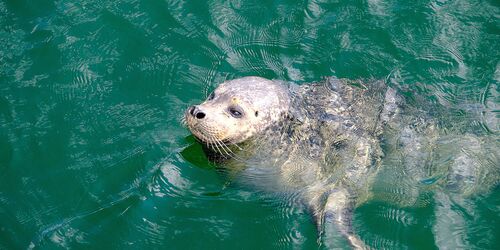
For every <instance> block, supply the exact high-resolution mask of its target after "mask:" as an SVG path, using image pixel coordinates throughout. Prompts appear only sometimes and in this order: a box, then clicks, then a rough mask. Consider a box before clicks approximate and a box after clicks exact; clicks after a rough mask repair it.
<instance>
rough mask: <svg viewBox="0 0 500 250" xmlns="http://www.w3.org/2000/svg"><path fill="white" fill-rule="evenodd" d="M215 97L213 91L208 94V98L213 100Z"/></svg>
mask: <svg viewBox="0 0 500 250" xmlns="http://www.w3.org/2000/svg"><path fill="white" fill-rule="evenodd" d="M214 97H215V93H214V92H212V94H210V95H209V96H208V98H207V100H209V101H211V100H213V99H214Z"/></svg>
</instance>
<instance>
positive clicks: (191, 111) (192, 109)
mask: <svg viewBox="0 0 500 250" xmlns="http://www.w3.org/2000/svg"><path fill="white" fill-rule="evenodd" d="M194 109H195V107H194V106H191V107H189V108H188V112H189V114H191V115H192V116H194Z"/></svg>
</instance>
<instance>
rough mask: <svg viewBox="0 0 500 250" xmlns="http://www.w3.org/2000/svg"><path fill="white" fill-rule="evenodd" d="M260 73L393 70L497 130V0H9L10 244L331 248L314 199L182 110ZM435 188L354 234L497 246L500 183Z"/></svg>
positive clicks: (4, 94) (373, 211)
mask: <svg viewBox="0 0 500 250" xmlns="http://www.w3.org/2000/svg"><path fill="white" fill-rule="evenodd" d="M249 75H258V76H262V77H267V78H273V79H280V80H285V81H293V82H295V83H298V84H307V83H308V82H315V81H321V80H322V79H324V77H328V76H337V77H341V78H348V79H377V80H384V81H385V82H386V84H387V85H389V86H392V87H394V88H396V89H398V90H399V91H400V92H401V93H403V94H404V95H406V96H409V97H411V96H418V97H419V98H423V100H425V103H430V104H426V106H428V107H427V108H429V107H430V109H432V107H434V106H435V107H439V108H443V109H445V110H449V111H450V112H449V113H446V115H443V113H440V114H441V115H443V116H447V117H445V118H450V120H453V121H454V122H458V123H463V124H465V125H466V127H467V129H468V131H472V132H473V133H477V134H481V135H482V136H487V137H491V136H498V133H499V132H500V123H499V116H500V113H499V112H500V108H499V105H500V94H499V93H500V89H499V82H500V2H499V1H494V0H489V1H488V0H484V1H483V0H455V1H451V0H434V1H428V0H424V1H390V0H365V1H358V0H354V1H340V0H339V1H280V0H276V1H238V0H233V1H212V0H209V1H182V0H178V1H166V0H143V1H141V0H125V1H102V0H86V1H72V0H65V1H62V0H61V1H49V0H37V1H28V0H0V249H27V248H30V249H31V248H36V249H60V248H62V249H67V248H75V249H84V248H91V249H318V248H319V249H323V248H326V246H325V245H324V244H322V243H321V240H318V232H317V230H316V225H315V224H314V222H313V219H312V217H311V215H310V214H309V212H308V211H307V209H305V208H303V207H301V206H298V205H297V204H293V203H290V202H287V200H283V199H280V197H276V196H274V195H273V194H270V193H268V192H262V191H261V190H256V189H252V188H248V187H245V186H243V185H237V184H233V183H230V182H228V181H227V180H226V179H225V178H224V177H223V176H221V175H220V174H219V173H218V171H217V167H216V166H215V165H214V164H213V163H210V162H209V161H208V160H207V158H206V157H205V155H204V154H203V151H202V149H201V146H200V145H199V143H198V142H196V141H195V139H194V138H193V137H192V136H190V133H189V131H188V130H187V129H186V128H185V127H184V126H183V125H182V123H181V118H182V115H183V113H184V111H185V109H186V108H187V107H188V106H190V105H192V104H194V103H199V102H201V101H202V100H204V99H205V98H206V96H207V95H208V93H209V92H210V91H212V90H213V89H214V88H215V87H216V86H217V84H218V83H220V82H222V81H224V80H226V79H233V78H237V77H242V76H249ZM415 100H418V98H416V99H415ZM418 104H419V102H416V105H418ZM422 105H423V104H422ZM423 106H424V105H423ZM498 165H500V164H498ZM498 167H499V168H500V166H498ZM497 172H498V171H497ZM428 182H429V183H432V182H433V181H432V180H429V181H428ZM425 184H426V183H424V184H422V185H425ZM490 184H492V183H490ZM391 190H392V192H388V193H386V194H380V193H379V196H383V195H389V196H390V195H396V196H397V195H399V196H401V195H404V194H401V193H397V190H398V189H397V187H393V189H391ZM420 190H421V191H422V192H421V194H419V198H418V199H417V200H416V201H415V202H406V203H404V204H402V203H401V202H391V199H390V197H389V198H388V199H373V200H370V201H368V202H366V203H364V204H362V205H361V206H359V207H357V208H356V209H355V211H354V218H353V219H354V221H353V225H354V229H355V231H356V234H358V235H359V237H360V238H361V239H362V240H363V241H364V242H365V243H366V244H367V245H368V246H370V247H373V248H374V249H384V248H385V249H437V248H441V249H447V248H449V249H455V248H465V249H498V246H499V245H500V233H499V232H500V187H499V185H498V183H493V184H492V185H491V187H490V188H485V189H484V190H481V192H477V193H473V194H468V195H466V196H464V197H461V196H460V198H456V199H455V198H450V197H449V196H447V195H443V194H444V192H441V191H436V190H439V188H437V187H435V185H430V184H429V188H425V187H424V188H422V189H420ZM374 192H377V190H374ZM392 200H394V199H392ZM338 237H341V236H338ZM339 247H340V248H346V249H348V248H349V247H348V246H345V245H343V246H339Z"/></svg>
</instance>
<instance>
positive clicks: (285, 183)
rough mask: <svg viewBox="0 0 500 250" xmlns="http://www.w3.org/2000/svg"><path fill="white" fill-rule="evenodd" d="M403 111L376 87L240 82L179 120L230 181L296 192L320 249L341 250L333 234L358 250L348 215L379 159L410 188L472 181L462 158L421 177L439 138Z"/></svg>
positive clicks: (431, 125)
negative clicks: (393, 165)
mask: <svg viewBox="0 0 500 250" xmlns="http://www.w3.org/2000/svg"><path fill="white" fill-rule="evenodd" d="M411 109H412V108H411V107H407V106H405V105H404V99H403V97H402V96H400V95H398V93H397V92H396V90H394V89H393V88H390V87H387V86H386V85H385V84H384V82H382V81H372V82H370V83H366V82H362V81H353V80H347V79H338V78H335V77H329V78H326V79H325V80H324V81H322V82H320V83H313V84H306V85H297V84H293V83H288V82H283V81H278V80H268V79H265V78H261V77H244V78H239V79H235V80H229V81H226V82H224V83H222V84H220V85H219V86H218V87H217V88H216V90H215V91H214V92H213V93H212V94H210V95H209V96H208V98H207V100H206V101H204V102H203V103H201V104H199V105H195V106H191V107H189V108H188V109H187V110H186V112H185V114H184V119H185V123H186V124H187V127H188V128H189V130H190V131H191V133H192V134H193V135H194V136H195V137H196V138H197V139H198V140H199V141H200V142H201V143H202V144H203V145H204V147H205V150H206V152H207V153H208V154H209V155H215V156H216V157H214V158H211V159H214V160H220V162H221V163H222V165H223V167H224V168H226V169H228V171H230V172H232V173H231V174H232V175H234V176H245V175H247V176H251V177H252V178H242V179H243V180H244V182H246V183H248V184H250V185H253V186H255V187H259V188H262V189H264V190H266V191H270V192H280V193H293V194H298V196H299V197H300V198H301V201H302V202H303V204H305V205H306V206H307V208H308V209H309V210H310V211H311V214H312V215H313V216H314V221H315V223H316V225H317V227H318V231H319V235H320V239H321V241H324V242H325V244H326V245H327V246H339V244H342V243H339V242H338V237H335V236H336V235H338V234H339V233H340V234H341V235H343V236H344V238H345V239H347V242H348V243H349V244H350V245H351V246H352V247H354V248H366V246H365V243H364V242H363V241H362V240H361V239H360V238H359V236H357V235H356V233H355V232H354V230H353V227H352V213H353V210H354V208H355V207H357V206H359V205H360V204H362V203H363V202H365V201H367V200H368V199H370V197H372V196H373V195H372V192H371V191H372V189H371V187H372V185H373V183H374V180H375V177H376V176H377V174H378V173H379V172H380V171H381V166H383V165H384V164H383V161H384V159H390V161H392V162H398V163H401V162H402V163H403V164H402V165H404V167H403V168H405V169H403V170H401V171H402V172H405V173H409V174H410V175H411V178H413V179H415V180H417V181H415V183H417V184H418V181H421V180H427V179H432V178H434V177H433V176H439V175H446V174H445V173H446V172H450V173H453V174H450V175H449V176H452V175H454V176H455V177H458V178H455V179H454V180H457V181H456V182H455V183H454V184H456V186H459V187H461V188H463V187H465V185H462V184H463V182H464V180H470V179H471V178H472V179H474V178H476V177H477V176H478V173H477V171H475V172H474V171H470V169H468V168H467V166H465V165H466V164H465V163H464V162H468V163H470V162H471V161H470V159H471V158H470V156H469V158H467V157H465V156H463V157H465V158H467V159H466V160H464V159H462V160H461V161H456V162H458V163H452V165H453V166H449V165H446V164H441V166H444V167H441V168H440V167H435V166H434V167H433V173H431V174H430V175H431V176H430V177H429V171H428V170H429V169H428V168H426V167H422V166H424V165H426V162H429V161H431V158H432V157H435V155H438V153H432V152H434V151H433V149H434V148H435V147H436V145H439V143H440V141H443V140H440V139H439V138H440V137H439V131H438V123H436V121H435V120H434V119H432V117H430V116H429V115H428V114H427V113H426V112H420V111H421V109H419V108H415V109H414V110H411ZM403 110H404V112H402V111H403ZM444 141H446V140H444ZM476 144H477V145H479V144H480V142H479V140H478V142H477V143H476ZM477 148H478V149H477V150H475V152H479V151H481V146H480V145H479V146H477ZM482 156H483V155H482ZM482 156H481V157H482ZM446 157H447V158H449V156H446ZM478 157H480V156H478ZM460 162H462V163H464V164H462V163H460ZM492 162H494V161H492ZM469 165H470V164H469ZM474 167H476V166H474ZM450 169H455V171H449V170H450ZM457 175H458V176H457ZM481 175H484V172H482V173H481ZM495 178H496V177H495ZM442 179H443V181H442V182H444V183H445V184H446V183H450V181H449V179H447V178H442ZM496 180H498V178H496V179H495V181H496ZM495 181H493V182H495ZM460 182H462V184H461V183H460Z"/></svg>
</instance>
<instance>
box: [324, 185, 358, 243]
mask: <svg viewBox="0 0 500 250" xmlns="http://www.w3.org/2000/svg"><path fill="white" fill-rule="evenodd" d="M352 197H353V196H352V195H351V194H349V193H348V191H347V190H345V189H335V190H333V191H331V192H330V193H329V195H328V198H327V200H326V203H325V207H324V210H323V214H322V216H321V222H320V224H318V225H320V227H321V228H322V231H321V234H322V238H323V242H324V243H325V245H326V246H327V247H328V248H338V247H341V246H345V245H346V243H348V244H349V245H351V246H352V247H353V248H354V249H367V247H366V245H365V244H364V243H363V241H362V240H361V239H360V238H359V237H358V236H357V235H355V233H354V231H353V228H352V213H353V210H354V201H353V198H352ZM339 235H341V236H343V237H339ZM346 240H347V242H346Z"/></svg>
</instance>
